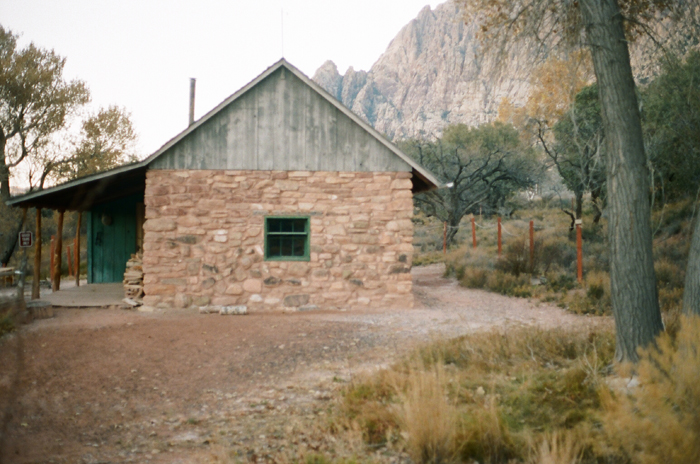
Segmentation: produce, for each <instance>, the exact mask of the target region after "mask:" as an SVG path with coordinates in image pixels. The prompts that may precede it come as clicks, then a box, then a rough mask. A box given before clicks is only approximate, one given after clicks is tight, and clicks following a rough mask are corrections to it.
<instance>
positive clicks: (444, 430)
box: [342, 328, 614, 464]
mask: <svg viewBox="0 0 700 464" xmlns="http://www.w3.org/2000/svg"><path fill="white" fill-rule="evenodd" d="M613 354H614V337H613V334H612V332H610V331H607V330H604V331H583V332H575V331H567V330H551V331H549V330H543V329H538V328H512V329H510V330H508V331H505V332H498V331H494V332H488V333H479V334H472V335H468V336H465V337H463V338H459V339H456V340H440V341H436V342H433V343H431V344H429V345H426V346H424V347H422V348H421V349H419V350H417V351H416V352H415V353H414V354H413V355H411V356H410V357H408V358H407V359H406V360H404V361H403V362H400V363H398V364H397V365H395V366H394V367H393V368H391V369H389V370H387V371H383V372H382V373H381V374H378V375H375V376H374V377H371V378H369V379H365V380H363V381H359V382H356V383H355V384H353V385H352V386H351V387H349V388H348V390H347V391H346V392H345V397H344V401H343V406H342V408H343V411H345V413H346V414H348V413H349V414H350V415H351V419H352V423H353V424H355V427H358V428H359V429H360V430H362V434H363V436H364V437H366V439H367V443H368V444H372V445H373V446H374V445H376V444H377V443H378V442H377V440H376V430H377V424H378V423H381V424H382V437H385V438H384V439H383V440H382V443H384V444H386V445H390V444H391V446H397V447H399V448H402V447H403V449H405V450H406V451H407V452H408V454H409V455H410V456H411V458H412V459H413V460H414V462H420V463H439V462H457V461H459V462H473V461H477V462H480V463H494V464H495V463H507V462H531V461H532V459H534V457H535V456H538V459H540V461H541V462H548V461H546V459H551V458H552V456H554V457H557V456H565V455H567V456H568V455H571V456H573V455H576V456H578V455H579V454H581V455H586V456H589V457H590V455H591V454H592V453H593V451H591V450H592V449H593V444H592V443H593V442H594V441H595V440H596V439H598V437H597V435H596V434H595V433H593V434H590V433H588V432H586V433H583V432H584V431H589V430H592V429H594V427H593V426H592V425H591V424H593V423H594V422H595V420H596V419H595V411H597V410H599V408H600V400H599V394H598V388H599V387H598V386H599V384H600V378H601V376H603V375H604V373H605V369H606V366H608V365H609V364H610V362H612V357H613ZM378 418H381V421H378ZM363 424H364V425H363ZM363 427H366V428H364V429H363ZM565 430H571V431H573V432H572V433H575V436H576V437H585V440H584V441H583V442H582V443H580V442H577V444H576V446H575V447H574V446H569V444H568V442H567V440H568V439H567V438H556V437H559V436H561V437H564V435H563V433H564V432H563V431H565ZM554 432H556V433H557V434H559V435H556V437H555V439H552V438H551V437H552V436H555V435H552V434H553V433H554ZM598 435H599V432H598ZM372 437H375V438H374V441H372ZM392 440H394V442H393V443H392ZM544 441H547V444H546V445H545V444H543V443H544ZM567 453H568V454H567ZM572 453H573V454H572ZM586 453H588V454H586ZM557 459H558V458H557ZM574 462H575V461H574ZM582 462H594V461H590V460H589V461H582Z"/></svg>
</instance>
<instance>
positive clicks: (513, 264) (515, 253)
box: [496, 239, 530, 277]
mask: <svg viewBox="0 0 700 464" xmlns="http://www.w3.org/2000/svg"><path fill="white" fill-rule="evenodd" d="M496 269H498V270H499V271H502V272H506V273H508V274H513V275H514V276H515V277H519V276H520V274H522V273H525V272H529V271H530V246H529V245H525V240H524V239H515V240H513V241H512V242H511V243H509V244H508V245H507V246H506V250H505V253H503V256H501V258H500V259H499V260H498V261H497V262H496Z"/></svg>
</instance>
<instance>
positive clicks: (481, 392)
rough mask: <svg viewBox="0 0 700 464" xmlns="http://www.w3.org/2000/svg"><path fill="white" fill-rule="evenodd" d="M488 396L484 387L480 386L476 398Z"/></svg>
mask: <svg viewBox="0 0 700 464" xmlns="http://www.w3.org/2000/svg"><path fill="white" fill-rule="evenodd" d="M485 394H486V391H485V390H484V387H481V386H479V387H478V388H477V389H476V396H484V395H485Z"/></svg>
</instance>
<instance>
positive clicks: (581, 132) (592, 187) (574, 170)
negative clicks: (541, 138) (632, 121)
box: [545, 84, 605, 223]
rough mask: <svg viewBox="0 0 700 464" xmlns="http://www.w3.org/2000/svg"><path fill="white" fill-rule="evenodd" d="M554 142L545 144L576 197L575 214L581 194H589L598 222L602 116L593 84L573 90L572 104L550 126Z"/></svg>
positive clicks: (601, 192)
mask: <svg viewBox="0 0 700 464" xmlns="http://www.w3.org/2000/svg"><path fill="white" fill-rule="evenodd" d="M553 133H554V137H555V144H554V146H553V147H552V149H548V148H546V145H545V149H546V151H547V154H548V155H549V157H550V159H551V160H552V161H553V162H554V165H555V166H556V168H557V170H558V171H559V175H561V177H562V179H563V180H564V184H565V185H566V187H567V188H569V190H571V191H572V192H574V195H575V197H576V201H577V204H576V217H577V218H580V217H581V214H582V209H583V208H582V202H583V195H584V194H586V193H590V194H591V200H592V202H593V206H594V208H595V209H596V212H597V214H596V218H595V219H594V222H596V223H597V222H598V220H599V219H600V216H601V214H602V205H599V204H598V200H600V199H601V197H602V199H603V200H604V196H605V195H604V193H605V153H604V144H603V140H604V131H603V120H602V117H601V112H600V102H599V101H598V86H597V85H596V84H593V85H590V86H588V87H584V88H583V89H582V90H581V91H580V92H579V93H577V94H576V97H575V100H574V104H573V105H572V106H571V108H570V109H569V111H567V112H566V114H565V115H564V117H562V118H561V119H559V121H557V123H556V124H554V126H553Z"/></svg>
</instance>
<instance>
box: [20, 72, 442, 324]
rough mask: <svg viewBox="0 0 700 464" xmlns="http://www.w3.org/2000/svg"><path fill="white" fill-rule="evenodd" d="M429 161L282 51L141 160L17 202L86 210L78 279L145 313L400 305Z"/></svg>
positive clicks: (407, 293) (431, 183) (405, 303)
mask: <svg viewBox="0 0 700 464" xmlns="http://www.w3.org/2000/svg"><path fill="white" fill-rule="evenodd" d="M437 186H438V181H437V180H436V179H435V177H434V176H433V175H432V174H431V173H429V172H428V171H427V170H425V169H424V168H422V167H421V166H419V165H418V164H417V163H416V162H415V161H414V160H412V159H410V158H409V157H407V156H406V155H405V154H403V153H402V152H401V151H400V150H399V149H398V148H397V147H396V146H394V145H393V144H391V143H390V142H388V141H387V140H386V139H385V138H384V137H382V136H381V135H380V134H379V133H377V132H376V131H375V130H374V129H372V128H371V127H370V126H369V125H368V124H366V123H365V122H363V121H362V120H361V119H360V118H359V117H357V116H356V115H355V114H353V113H352V112H351V111H350V110H348V109H347V108H346V107H344V106H343V105H342V104H341V103H340V102H338V101H337V100H336V99H335V98H334V97H332V96H331V95H329V94H328V93H326V92H325V91H324V90H322V89H321V88H320V87H319V86H318V85H317V84H315V83H314V82H313V81H311V80H310V79H309V78H308V77H307V76H305V75H304V74H303V73H301V72H300V71H299V70H298V69H296V68H295V67H293V66H292V65H290V64H289V63H288V62H286V61H285V60H280V61H279V62H277V63H276V64H274V65H273V66H271V67H270V68H268V69H267V70H266V71H265V72H263V73H262V74H261V75H260V76H258V77H257V78H256V79H254V80H253V81H252V82H250V83H249V84H248V85H246V86H245V87H243V88H242V89H240V90H239V91H238V92H236V93H235V94H233V95H232V96H230V97H229V98H228V99H226V100H225V101H223V102H222V103H221V104H220V105H218V106H217V107H216V108H214V109H213V110H212V111H210V112H209V113H208V114H206V115H205V116H203V117H202V118H201V119H199V120H198V121H196V122H194V123H193V124H191V125H190V127H188V128H187V129H186V130H185V131H183V132H182V133H180V134H179V135H177V136H176V137H175V138H173V139H172V140H170V141H169V142H168V143H166V144H165V145H164V146H163V147H162V148H160V149H159V150H158V151H156V152H155V153H154V154H152V155H151V156H149V157H148V158H146V159H145V160H143V161H141V162H138V163H134V164H131V165H127V166H123V167H120V168H117V169H114V170H111V171H108V172H104V173H100V174H96V175H93V176H89V177H86V178H83V179H78V180H76V181H73V182H69V183H67V184H63V185H60V186H57V187H54V188H52V189H48V190H46V191H43V192H38V193H34V194H28V195H25V196H23V197H19V198H15V199H13V200H12V201H11V204H13V205H16V206H20V207H21V206H25V207H26V206H37V207H44V208H46V207H49V208H53V209H60V210H79V211H86V212H87V213H88V214H87V221H88V276H89V279H90V281H91V282H105V281H119V280H121V274H123V272H124V266H125V263H126V259H128V255H129V254H130V253H132V252H134V251H136V250H139V249H140V250H142V251H143V271H144V291H145V297H144V309H147V310H148V309H154V308H160V309H168V308H172V307H178V308H183V307H192V306H195V307H207V306H232V305H245V306H247V308H248V310H252V311H255V310H278V309H287V310H295V309H311V308H320V309H332V308H338V309H341V308H342V309H352V308H362V307H368V306H371V307H411V306H412V304H413V299H412V298H413V297H412V293H411V277H410V269H411V261H412V254H413V245H412V238H413V226H412V222H411V217H412V215H413V201H412V196H413V194H414V193H417V192H420V191H424V190H428V189H432V188H436V187H437Z"/></svg>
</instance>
